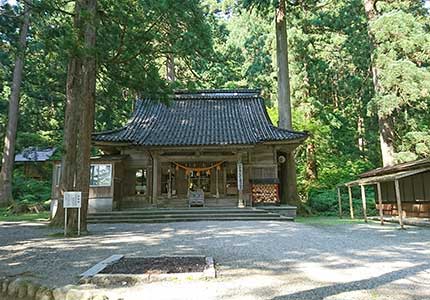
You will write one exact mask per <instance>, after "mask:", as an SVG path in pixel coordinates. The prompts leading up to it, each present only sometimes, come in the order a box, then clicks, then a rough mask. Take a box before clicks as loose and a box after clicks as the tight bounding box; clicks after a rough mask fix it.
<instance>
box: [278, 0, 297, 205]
mask: <svg viewBox="0 0 430 300" xmlns="http://www.w3.org/2000/svg"><path fill="white" fill-rule="evenodd" d="M275 24H276V26H275V27H276V28H275V29H276V61H277V65H278V109H279V127H280V128H284V129H288V130H292V129H293V120H292V115H291V91H290V72H289V64H288V35H287V10H286V2H285V0H279V3H278V7H277V9H276V14H275ZM285 155H286V162H285V163H284V164H281V174H284V176H281V180H282V185H283V189H281V191H282V193H283V194H284V195H283V200H284V201H285V202H288V203H289V204H296V205H297V204H298V202H299V197H298V193H297V173H296V160H295V157H294V152H287V153H285Z"/></svg>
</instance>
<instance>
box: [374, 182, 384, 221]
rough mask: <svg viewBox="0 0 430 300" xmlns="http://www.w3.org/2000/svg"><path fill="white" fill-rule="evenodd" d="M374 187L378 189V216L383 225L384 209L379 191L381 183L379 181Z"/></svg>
mask: <svg viewBox="0 0 430 300" xmlns="http://www.w3.org/2000/svg"><path fill="white" fill-rule="evenodd" d="M376 189H377V191H378V204H379V218H380V220H381V225H384V210H383V208H382V192H381V183H380V182H378V183H377V184H376Z"/></svg>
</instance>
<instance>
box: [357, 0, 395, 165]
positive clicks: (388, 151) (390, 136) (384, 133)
mask: <svg viewBox="0 0 430 300" xmlns="http://www.w3.org/2000/svg"><path fill="white" fill-rule="evenodd" d="M375 5H376V0H364V9H365V11H366V16H367V21H368V25H367V27H368V34H369V39H370V42H371V45H372V49H371V68H372V79H373V87H374V90H375V94H378V93H379V92H380V90H381V86H380V83H379V78H378V73H379V71H378V68H377V66H376V62H375V53H374V52H375V47H376V43H375V38H374V36H373V34H372V32H371V30H370V22H371V21H373V20H375V19H376V18H377V17H378V13H377V11H376V8H375ZM378 125H379V142H380V146H381V155H382V162H383V165H384V167H386V166H391V165H393V164H394V130H393V121H392V118H391V117H390V116H384V115H380V114H379V113H378Z"/></svg>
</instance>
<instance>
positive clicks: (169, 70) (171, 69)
mask: <svg viewBox="0 0 430 300" xmlns="http://www.w3.org/2000/svg"><path fill="white" fill-rule="evenodd" d="M166 76H167V80H168V81H171V82H174V81H175V80H176V74H175V58H174V56H173V54H172V53H169V54H168V55H167V59H166Z"/></svg>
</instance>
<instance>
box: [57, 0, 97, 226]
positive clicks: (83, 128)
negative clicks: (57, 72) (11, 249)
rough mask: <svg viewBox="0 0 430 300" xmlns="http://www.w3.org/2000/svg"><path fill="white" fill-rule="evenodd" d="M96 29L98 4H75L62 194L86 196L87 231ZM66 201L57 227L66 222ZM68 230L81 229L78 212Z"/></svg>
mask: <svg viewBox="0 0 430 300" xmlns="http://www.w3.org/2000/svg"><path fill="white" fill-rule="evenodd" d="M96 28H97V0H78V1H76V2H75V10H74V20H73V29H74V31H75V32H76V35H75V38H76V42H77V45H83V46H82V48H81V49H80V48H79V46H78V47H76V48H75V49H74V50H72V53H71V56H70V58H69V65H68V70H67V85H66V95H67V103H66V114H65V116H66V117H65V126H64V156H63V160H62V174H63V175H62V177H61V192H62V194H64V192H66V191H73V190H77V191H80V192H82V209H81V212H82V216H83V217H82V218H81V228H82V230H83V231H86V229H87V228H86V214H87V210H88V199H89V180H90V156H91V134H92V132H93V127H94V110H95V93H96V74H97V70H96ZM62 204H63V203H62V201H60V202H59V207H58V209H57V211H58V213H57V214H56V215H55V218H54V219H53V223H54V224H59V223H62V221H63V206H62ZM68 213H70V217H69V218H68V227H69V228H70V229H71V230H76V228H77V225H78V224H77V218H76V215H77V211H76V209H74V210H69V211H68Z"/></svg>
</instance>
